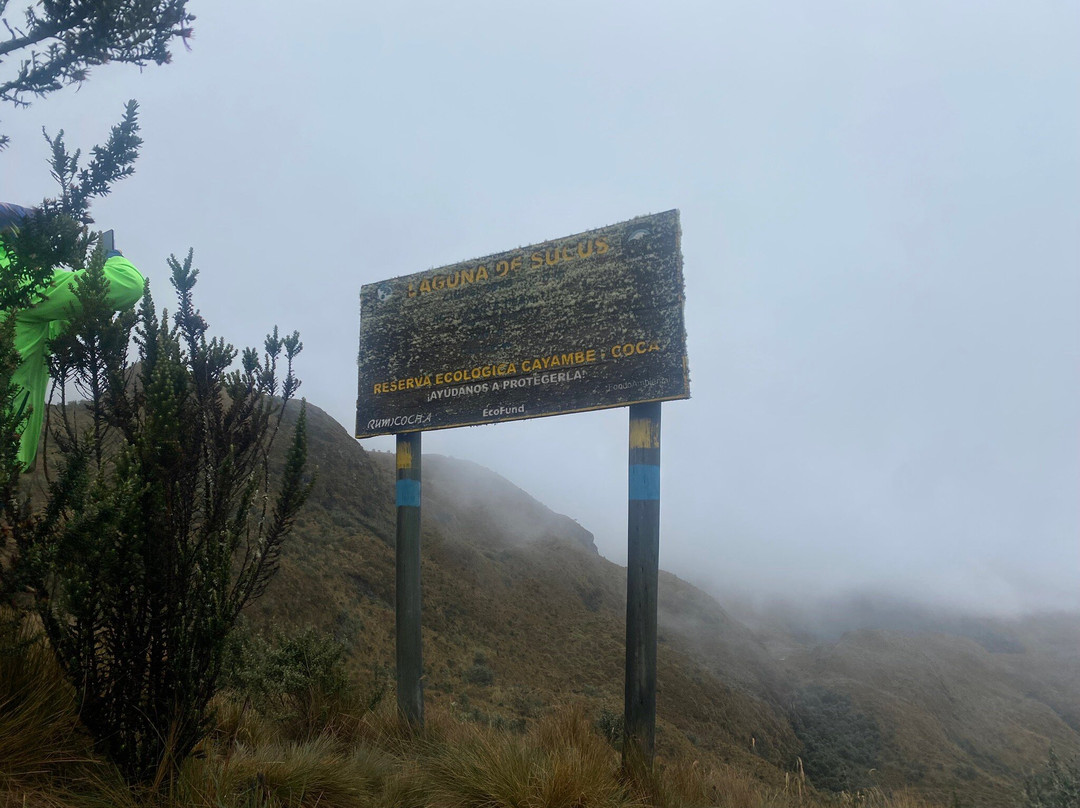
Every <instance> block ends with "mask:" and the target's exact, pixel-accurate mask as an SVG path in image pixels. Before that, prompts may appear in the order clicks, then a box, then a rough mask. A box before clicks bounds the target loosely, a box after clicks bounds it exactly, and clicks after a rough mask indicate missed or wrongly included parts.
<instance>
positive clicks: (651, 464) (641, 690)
mask: <svg viewBox="0 0 1080 808" xmlns="http://www.w3.org/2000/svg"><path fill="white" fill-rule="evenodd" d="M629 459H630V464H629V465H630V475H629V476H630V480H629V483H630V485H629V489H630V490H629V506H628V513H627V515H628V529H627V559H626V698H625V703H624V712H623V719H624V726H625V729H624V736H623V766H624V767H630V766H631V765H633V764H636V763H643V764H645V765H646V766H651V765H652V761H653V745H654V741H655V736H656V586H657V579H658V576H659V562H660V402H658V401H653V402H648V403H645V404H632V405H631V406H630V458H629Z"/></svg>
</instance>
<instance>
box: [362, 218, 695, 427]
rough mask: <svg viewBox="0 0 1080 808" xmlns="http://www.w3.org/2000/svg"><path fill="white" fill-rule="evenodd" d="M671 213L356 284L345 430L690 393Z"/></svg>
mask: <svg viewBox="0 0 1080 808" xmlns="http://www.w3.org/2000/svg"><path fill="white" fill-rule="evenodd" d="M679 242H680V230H679V214H678V211H675V210H672V211H667V212H666V213H659V214H655V215H652V216H643V217H640V218H637V219H632V220H630V221H628V222H621V223H619V224H615V225H610V226H608V227H603V228H600V229H598V230H591V231H589V232H586V233H580V234H578V235H574V236H568V237H566V238H562V239H556V240H553V241H548V242H544V243H543V244H536V245H533V246H530V247H522V248H518V249H516V250H510V251H507V252H502V253H496V254H494V255H489V256H486V257H484V258H478V259H475V260H472V261H464V262H462V263H459V264H453V265H451V266H446V267H440V268H437V269H432V270H428V271H426V272H418V273H415V274H413V275H406V276H404V277H400V278H392V279H390V280H386V281H381V282H379V283H373V284H368V285H365V286H364V287H363V288H362V289H361V292H360V317H361V320H360V353H359V386H358V395H357V421H356V436H357V437H371V436H373V435H384V434H394V433H401V432H412V431H417V430H426V429H442V428H446V427H452V426H465V425H470V424H481V423H495V422H499V421H507V420H517V419H521V418H537V417H541V416H546V415H558V414H562V413H568V412H581V411H584V410H594V409H602V408H606V407H619V406H625V405H627V404H632V403H636V402H641V401H666V400H671V399H679V398H688V397H689V395H690V389H689V377H688V366H687V358H686V331H685V325H684V317H683V303H684V295H683V277H682V255H681V254H680V251H679Z"/></svg>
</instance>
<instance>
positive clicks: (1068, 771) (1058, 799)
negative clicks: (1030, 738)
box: [1018, 749, 1080, 808]
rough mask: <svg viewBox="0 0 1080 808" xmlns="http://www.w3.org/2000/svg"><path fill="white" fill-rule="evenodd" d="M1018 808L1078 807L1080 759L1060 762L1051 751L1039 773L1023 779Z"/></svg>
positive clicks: (1079, 807) (1079, 798)
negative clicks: (1021, 794)
mask: <svg viewBox="0 0 1080 808" xmlns="http://www.w3.org/2000/svg"><path fill="white" fill-rule="evenodd" d="M1018 808H1080V760H1072V761H1068V760H1062V759H1061V758H1060V757H1058V754H1057V752H1055V751H1054V750H1053V749H1051V750H1050V755H1049V758H1048V759H1047V761H1046V766H1045V767H1044V768H1043V770H1042V771H1040V772H1037V773H1035V774H1032V775H1029V776H1028V777H1027V778H1025V780H1024V794H1023V797H1022V798H1021V800H1020V802H1019V803H1018Z"/></svg>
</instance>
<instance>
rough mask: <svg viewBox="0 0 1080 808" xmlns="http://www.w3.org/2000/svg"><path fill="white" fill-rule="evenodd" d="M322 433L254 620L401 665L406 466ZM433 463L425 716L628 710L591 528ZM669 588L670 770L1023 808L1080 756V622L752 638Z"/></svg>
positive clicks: (665, 703) (364, 662)
mask: <svg viewBox="0 0 1080 808" xmlns="http://www.w3.org/2000/svg"><path fill="white" fill-rule="evenodd" d="M309 430H310V444H311V445H310V456H311V460H312V463H313V465H315V466H317V467H318V482H317V485H316V488H315V492H314V494H313V497H312V500H311V502H310V504H309V506H308V508H307V509H306V511H305V512H304V514H303V515H302V516H301V517H300V519H299V520H298V522H297V529H296V532H295V536H294V537H293V538H292V539H291V541H290V544H289V546H288V547H287V549H286V551H285V554H284V556H283V566H282V572H281V574H280V576H279V577H278V579H277V580H275V582H274V584H273V585H272V587H271V591H270V592H269V593H268V596H267V597H266V598H264V599H263V601H261V602H260V603H258V604H257V605H256V607H255V609H253V610H252V612H253V616H254V617H255V618H256V619H257V620H261V621H269V622H273V623H276V624H282V625H295V626H302V625H308V624H314V625H318V626H322V627H324V628H326V629H328V630H331V631H333V632H334V633H335V634H336V635H337V636H338V637H339V638H341V639H343V640H345V641H346V642H347V643H348V644H349V646H350V647H351V648H352V652H353V657H352V658H353V662H354V664H355V666H356V668H357V669H358V670H359V671H364V672H366V675H371V672H373V671H383V672H385V671H386V670H388V669H389V668H390V667H391V666H392V664H393V643H394V637H393V631H394V628H393V627H394V616H393V585H394V584H393V582H394V551H393V542H394V517H395V512H394V495H393V476H394V468H393V458H392V456H390V455H388V454H381V453H369V452H366V451H364V450H363V449H362V448H361V447H360V446H359V445H358V444H357V443H356V442H355V441H354V440H353V439H352V438H351V436H350V435H349V433H348V432H346V431H345V430H344V429H343V428H342V427H341V426H340V425H338V424H337V423H336V422H334V421H333V420H332V419H331V418H329V416H327V415H326V414H325V413H323V412H321V411H320V410H318V409H317V408H314V407H311V408H310V409H309ZM423 462H424V484H423V526H422V547H423V555H422V578H423V627H424V661H425V673H426V677H425V689H426V690H425V692H426V698H427V700H428V702H429V703H431V704H436V705H442V706H445V707H447V708H449V709H452V710H455V711H458V712H460V713H462V714H464V715H467V716H471V717H473V718H476V719H477V720H485V721H490V722H492V723H495V724H500V725H506V726H510V727H514V726H521V725H522V724H523V723H525V722H530V721H532V720H534V719H535V718H536V717H537V716H539V715H541V714H542V713H543V712H544V711H545V710H546V709H547V708H549V707H550V706H552V705H554V704H556V703H562V702H565V701H568V700H575V701H579V702H581V703H583V704H584V705H585V706H586V709H587V710H589V711H590V712H591V713H592V714H593V715H596V716H597V717H600V716H602V715H604V714H605V711H606V714H607V715H608V716H611V715H621V712H622V677H623V635H624V609H625V569H624V568H623V567H620V566H618V565H616V564H613V563H611V562H609V561H607V560H606V559H604V558H602V557H601V556H599V555H598V554H597V552H596V549H595V545H594V543H593V541H592V536H591V535H590V534H589V533H588V531H587V530H585V529H584V528H583V527H582V526H580V525H578V524H577V523H576V522H574V521H573V520H572V519H569V518H567V517H565V516H561V515H558V514H555V513H553V512H551V511H550V510H549V509H547V508H546V507H544V506H543V505H542V504H541V503H539V502H537V501H536V500H535V499H534V498H532V497H530V496H529V495H528V494H526V493H525V492H524V491H521V490H520V489H518V488H517V487H515V486H513V485H512V484H511V483H509V482H508V481H507V480H505V479H503V478H501V477H499V476H498V475H495V474H494V473H492V472H490V471H488V470H487V469H484V468H482V467H480V466H477V465H476V464H472V463H467V462H463V461H457V460H452V459H450V458H444V457H438V456H427V455H425V457H424V461H423ZM659 595H660V634H659V643H660V653H659V673H658V738H657V746H658V753H659V754H660V755H661V756H664V755H670V754H674V753H676V752H682V753H688V754H693V755H697V756H700V757H702V758H709V759H716V760H723V761H731V762H736V763H738V764H739V765H740V766H745V767H747V768H749V769H751V770H752V771H755V772H757V773H758V775H759V776H760V777H762V778H764V779H768V780H774V781H776V780H780V779H782V778H783V777H784V773H785V772H790V771H793V770H794V769H795V768H796V767H797V766H798V759H801V760H803V761H804V763H805V764H806V768H807V771H808V772H810V773H811V777H812V779H816V780H817V781H818V782H819V784H821V785H825V786H830V787H833V788H847V787H855V786H860V785H883V786H887V787H891V786H900V785H913V786H915V787H917V788H919V789H920V790H922V791H923V792H924V793H926V794H927V795H932V796H933V797H935V798H938V799H941V800H942V801H946V800H948V799H949V797H950V795H951V794H952V793H953V791H955V792H956V793H957V794H958V795H960V796H961V797H965V798H970V799H973V800H975V802H974V803H973V804H976V805H988V806H993V805H1001V806H1005V805H1012V804H1013V802H1014V795H1015V794H1016V789H1017V787H1018V784H1019V782H1020V779H1021V777H1022V775H1023V774H1024V772H1025V771H1026V770H1030V769H1031V768H1033V767H1035V766H1037V765H1038V764H1039V763H1040V762H1041V761H1043V760H1045V757H1046V753H1047V750H1048V748H1049V746H1050V745H1051V744H1053V745H1054V746H1055V747H1056V748H1057V749H1058V750H1059V751H1061V752H1062V753H1064V754H1069V753H1072V752H1073V751H1080V733H1078V731H1077V727H1078V725H1080V687H1078V684H1077V683H1078V682H1080V655H1078V654H1077V651H1076V649H1077V647H1078V645H1077V643H1076V640H1077V639H1080V622H1078V621H1077V620H1076V619H1075V618H1072V617H1062V618H1060V619H1055V620H1050V619H1037V618H1031V619H1029V620H1027V621H1026V622H1025V621H1014V622H1013V623H1005V622H1002V621H997V622H994V621H976V622H974V623H972V622H970V621H969V622H968V623H965V624H964V625H963V626H961V625H960V624H959V623H955V624H949V623H948V622H945V623H941V622H938V623H935V624H934V625H925V624H920V623H919V621H918V620H915V619H914V618H912V619H907V618H905V620H906V621H907V622H904V621H901V622H899V623H897V622H895V621H892V622H889V623H888V624H889V625H891V626H893V627H892V628H889V629H887V630H883V629H874V628H865V627H859V626H858V625H849V626H846V628H847V629H849V630H838V631H835V632H832V633H829V632H825V633H819V634H814V633H812V632H808V631H806V630H805V629H801V628H795V627H792V626H790V625H784V624H783V623H782V622H777V621H775V620H774V621H772V622H769V623H766V624H764V625H760V626H755V628H754V629H753V630H752V629H750V628H748V627H747V626H746V625H745V624H743V623H741V622H739V621H737V620H735V619H733V618H732V617H731V616H730V615H729V614H728V613H727V612H726V611H725V610H724V609H722V608H721V607H720V605H719V604H718V603H717V602H716V601H715V600H714V599H713V598H711V597H710V596H709V595H708V594H706V593H705V592H703V591H701V590H700V589H697V588H695V587H693V586H691V585H690V584H688V583H686V582H684V581H682V580H680V579H679V578H677V577H676V576H673V575H670V574H668V573H664V572H662V573H661V576H660V589H659ZM851 608H852V609H854V610H855V611H854V612H852V613H857V612H858V610H859V609H863V610H864V611H865V612H866V614H868V615H870V616H873V609H869V608H866V607H865V604H864V605H863V606H860V605H859V604H853V605H852V607H851ZM896 626H902V628H897V627H896ZM841 628H845V627H844V626H842V627H841ZM1066 643H1071V645H1070V650H1069V651H1068V652H1062V651H1061V649H1062V647H1063V646H1064V645H1065V644H1066Z"/></svg>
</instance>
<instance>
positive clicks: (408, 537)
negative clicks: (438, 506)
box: [395, 432, 424, 727]
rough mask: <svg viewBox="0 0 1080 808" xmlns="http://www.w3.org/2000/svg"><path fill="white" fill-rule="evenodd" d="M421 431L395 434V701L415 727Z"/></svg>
mask: <svg viewBox="0 0 1080 808" xmlns="http://www.w3.org/2000/svg"><path fill="white" fill-rule="evenodd" d="M420 434H421V433H419V432H410V433H408V434H399V435H398V436H397V576H396V584H397V585H396V590H395V596H396V603H395V607H396V617H397V703H398V711H399V712H400V713H401V715H402V717H403V718H404V719H405V720H406V721H407V722H408V723H409V724H411V725H412V726H414V727H422V726H423V725H424V688H423V683H422V681H421V678H422V676H423V660H422V653H421V637H420Z"/></svg>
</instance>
